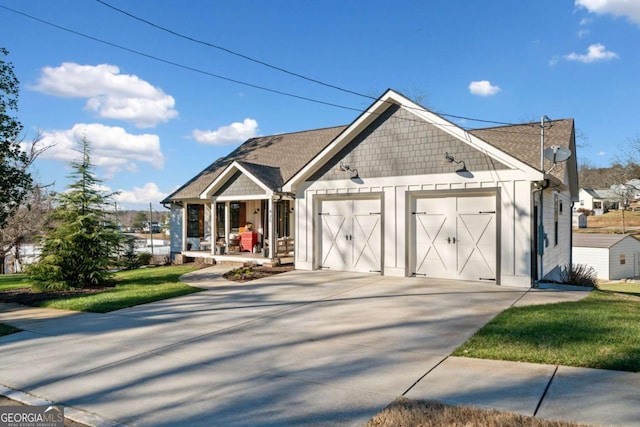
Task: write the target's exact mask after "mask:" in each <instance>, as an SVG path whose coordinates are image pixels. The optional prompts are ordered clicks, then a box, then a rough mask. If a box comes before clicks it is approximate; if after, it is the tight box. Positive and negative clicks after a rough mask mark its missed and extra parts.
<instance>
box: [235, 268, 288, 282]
mask: <svg viewBox="0 0 640 427" xmlns="http://www.w3.org/2000/svg"><path fill="white" fill-rule="evenodd" d="M292 270H293V265H292V264H290V265H279V266H274V267H266V266H262V265H257V266H252V267H240V268H234V269H233V270H231V271H228V272H226V273H225V274H224V275H223V277H224V278H225V279H227V280H231V281H234V282H241V283H244V282H249V281H251V280H255V279H261V278H263V277H270V276H273V275H274V274H280V273H284V272H287V271H292Z"/></svg>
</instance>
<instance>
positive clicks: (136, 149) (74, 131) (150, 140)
mask: <svg viewBox="0 0 640 427" xmlns="http://www.w3.org/2000/svg"><path fill="white" fill-rule="evenodd" d="M42 137H43V143H45V144H46V145H49V144H51V145H53V147H52V148H50V149H48V150H47V151H45V152H44V153H42V155H41V157H42V158H50V159H54V160H59V161H62V162H65V163H68V162H70V161H72V160H76V159H78V154H79V153H78V151H77V150H78V142H79V141H81V140H82V138H84V137H86V138H87V140H88V141H89V142H90V143H91V147H92V151H91V162H92V163H93V164H94V165H95V166H96V167H100V168H104V170H105V172H106V173H105V177H106V178H108V177H111V176H114V175H115V174H116V173H118V172H121V171H128V172H135V171H137V170H138V165H139V164H140V163H149V164H151V165H152V166H153V167H155V168H156V169H161V168H162V167H163V166H164V155H163V154H162V151H161V149H160V138H159V137H158V135H151V134H142V135H133V134H130V133H127V132H126V131H125V130H124V129H123V128H121V127H111V126H104V125H102V124H99V123H92V124H83V123H79V124H76V125H74V126H73V127H72V128H71V129H67V130H53V131H45V132H43V134H42Z"/></svg>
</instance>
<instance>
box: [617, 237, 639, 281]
mask: <svg viewBox="0 0 640 427" xmlns="http://www.w3.org/2000/svg"><path fill="white" fill-rule="evenodd" d="M623 254H624V256H625V263H624V264H621V263H620V255H623ZM639 255H640V242H638V241H637V240H636V239H635V238H634V237H627V238H626V239H623V240H621V241H620V242H619V243H618V244H616V245H614V246H613V247H612V248H611V249H610V250H609V280H617V279H627V278H631V277H635V276H637V275H638V274H639V273H640V272H639V271H638V265H637V264H638V256H639Z"/></svg>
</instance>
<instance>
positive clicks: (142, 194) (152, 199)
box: [113, 182, 169, 207]
mask: <svg viewBox="0 0 640 427" xmlns="http://www.w3.org/2000/svg"><path fill="white" fill-rule="evenodd" d="M118 191H119V192H120V194H118V195H116V196H114V197H113V198H114V200H115V201H116V202H118V204H120V205H122V206H124V207H130V206H132V205H138V206H140V205H144V206H145V207H146V206H149V203H153V204H154V205H156V204H157V203H159V202H160V201H161V200H163V199H164V198H165V197H167V196H168V195H169V193H163V192H162V191H160V189H159V188H158V185H157V184H156V183H154V182H147V183H146V184H144V186H142V187H135V186H134V187H133V189H132V190H118Z"/></svg>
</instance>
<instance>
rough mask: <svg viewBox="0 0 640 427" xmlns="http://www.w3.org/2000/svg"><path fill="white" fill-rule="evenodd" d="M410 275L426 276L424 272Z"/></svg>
mask: <svg viewBox="0 0 640 427" xmlns="http://www.w3.org/2000/svg"><path fill="white" fill-rule="evenodd" d="M411 275H412V276H414V277H415V276H424V277H427V275H426V274H424V273H411Z"/></svg>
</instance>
